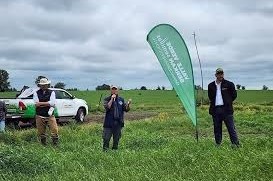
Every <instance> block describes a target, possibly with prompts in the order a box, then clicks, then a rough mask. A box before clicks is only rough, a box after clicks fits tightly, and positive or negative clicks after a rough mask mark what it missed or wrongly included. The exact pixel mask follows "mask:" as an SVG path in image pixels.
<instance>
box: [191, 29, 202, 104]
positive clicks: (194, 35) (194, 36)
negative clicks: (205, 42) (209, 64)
mask: <svg viewBox="0 0 273 181" xmlns="http://www.w3.org/2000/svg"><path fill="white" fill-rule="evenodd" d="M192 35H193V38H194V44H195V49H196V53H197V58H198V61H199V67H200V72H201V79H202V87H201V88H202V90H201V106H202V105H203V99H204V96H203V95H204V81H203V71H202V66H201V61H200V57H199V52H198V49H197V44H196V34H195V32H193V34H192Z"/></svg>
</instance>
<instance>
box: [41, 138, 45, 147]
mask: <svg viewBox="0 0 273 181" xmlns="http://www.w3.org/2000/svg"><path fill="white" fill-rule="evenodd" d="M41 143H42V145H44V146H46V137H41Z"/></svg>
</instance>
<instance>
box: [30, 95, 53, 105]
mask: <svg viewBox="0 0 273 181" xmlns="http://www.w3.org/2000/svg"><path fill="white" fill-rule="evenodd" d="M52 93H53V92H52ZM52 93H51V96H52ZM51 96H50V99H51ZM54 97H55V92H54ZM55 99H56V98H55ZM33 100H34V102H35V106H36V107H48V106H50V102H39V98H38V95H37V92H34V93H33ZM54 105H55V102H54Z"/></svg>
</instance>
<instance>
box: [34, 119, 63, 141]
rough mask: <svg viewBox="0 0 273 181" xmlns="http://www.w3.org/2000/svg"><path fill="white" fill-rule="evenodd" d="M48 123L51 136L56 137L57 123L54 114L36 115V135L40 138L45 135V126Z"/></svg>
mask: <svg viewBox="0 0 273 181" xmlns="http://www.w3.org/2000/svg"><path fill="white" fill-rule="evenodd" d="M47 124H48V125H49V129H50V132H51V137H52V138H58V125H57V121H56V118H55V116H50V117H41V116H36V126H37V129H38V136H39V137H40V138H43V137H44V138H45V137H46V126H47Z"/></svg>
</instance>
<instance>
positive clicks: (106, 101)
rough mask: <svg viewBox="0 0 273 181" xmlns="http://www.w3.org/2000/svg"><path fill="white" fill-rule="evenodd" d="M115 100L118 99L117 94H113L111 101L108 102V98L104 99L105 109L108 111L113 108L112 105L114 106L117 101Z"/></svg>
mask: <svg viewBox="0 0 273 181" xmlns="http://www.w3.org/2000/svg"><path fill="white" fill-rule="evenodd" d="M115 99H116V95H115V94H113V95H112V96H111V98H110V100H108V98H106V99H104V104H103V105H104V108H105V109H106V110H109V109H110V108H111V107H112V104H113V102H114V101H115Z"/></svg>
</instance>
